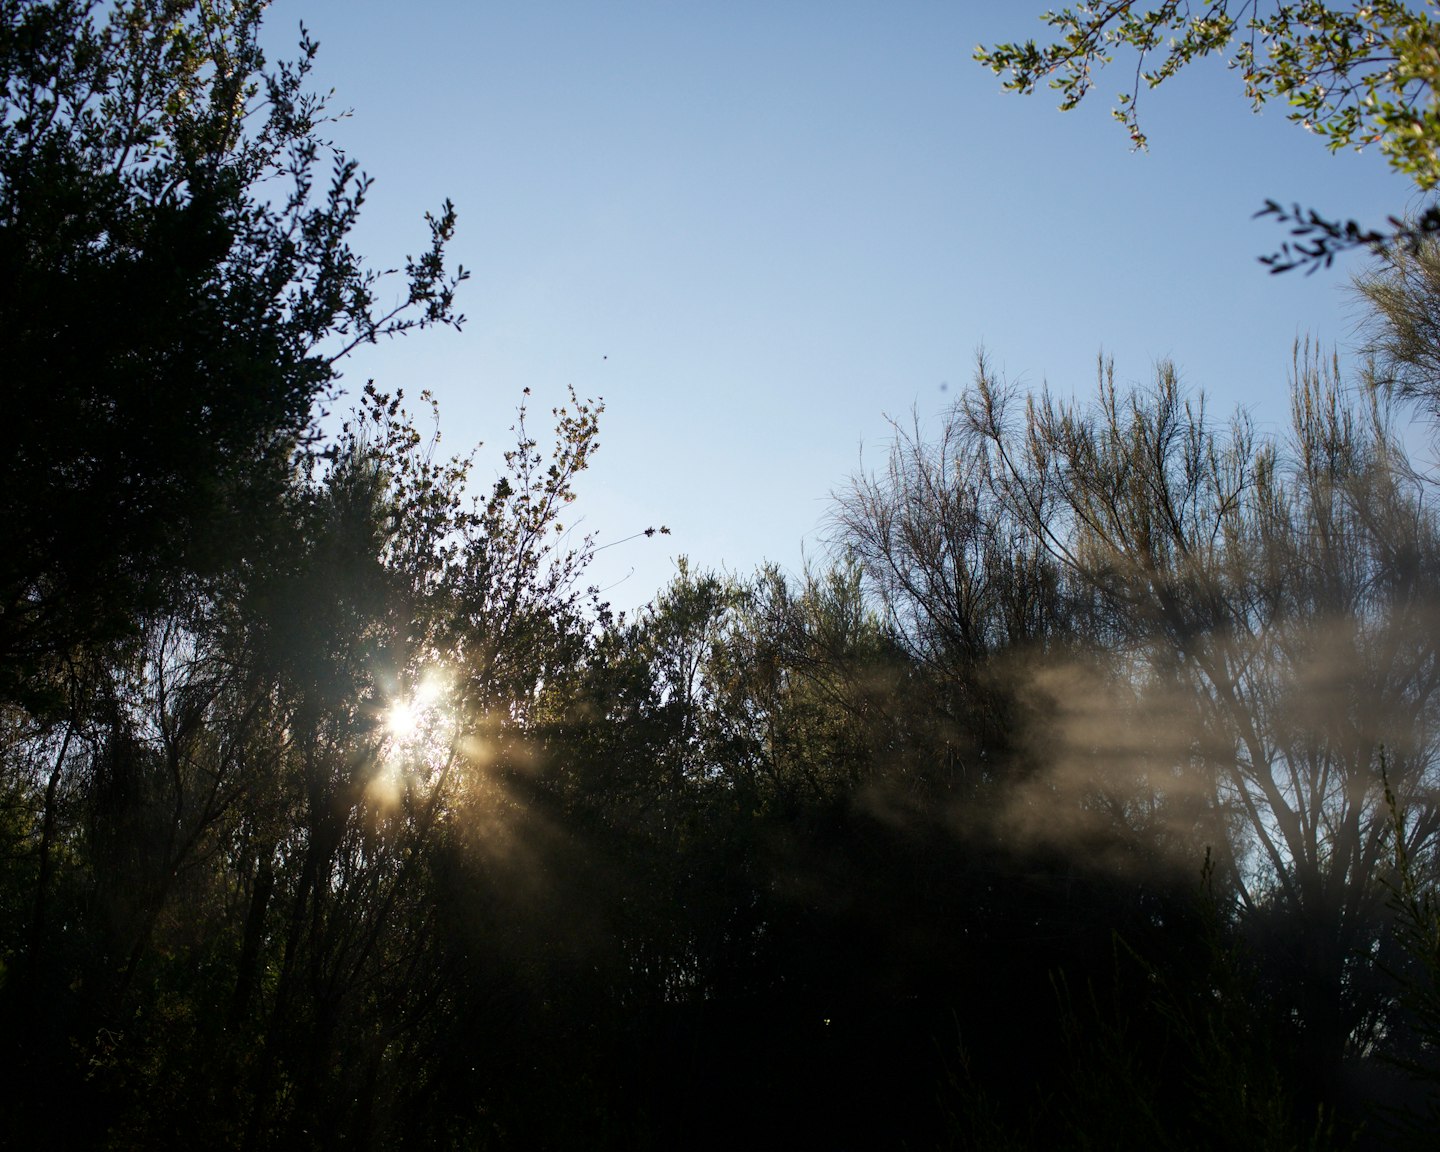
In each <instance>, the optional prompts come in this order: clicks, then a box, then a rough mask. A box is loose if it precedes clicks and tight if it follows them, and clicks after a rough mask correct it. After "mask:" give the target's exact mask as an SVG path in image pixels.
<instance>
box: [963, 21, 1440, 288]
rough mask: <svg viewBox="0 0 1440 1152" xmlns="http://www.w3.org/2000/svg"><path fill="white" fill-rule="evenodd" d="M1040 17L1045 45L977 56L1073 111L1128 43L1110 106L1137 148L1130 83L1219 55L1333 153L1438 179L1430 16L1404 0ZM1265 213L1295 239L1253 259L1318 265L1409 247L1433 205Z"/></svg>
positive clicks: (1429, 227) (1434, 216)
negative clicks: (1386, 216)
mask: <svg viewBox="0 0 1440 1152" xmlns="http://www.w3.org/2000/svg"><path fill="white" fill-rule="evenodd" d="M1425 7H1427V8H1428V7H1429V5H1426V6H1425ZM1042 19H1043V20H1044V22H1045V23H1046V24H1047V25H1048V26H1049V27H1050V28H1051V29H1053V30H1054V39H1053V40H1052V41H1051V42H1049V43H1046V44H1037V42H1036V41H1034V40H1027V41H1023V42H1013V43H1004V44H997V45H994V46H993V47H990V48H984V47H982V48H979V49H977V50H976V53H975V57H976V59H977V60H978V61H980V63H982V64H985V65H986V66H987V67H989V68H990V69H992V70H993V71H994V72H996V73H997V74H1004V73H1008V74H1009V79H1007V80H1006V82H1005V87H1006V88H1007V89H1009V90H1011V91H1016V92H1022V93H1028V92H1032V91H1033V90H1034V88H1035V86H1036V84H1038V83H1039V82H1040V81H1042V80H1048V82H1049V84H1050V86H1051V87H1053V88H1056V89H1058V90H1059V91H1060V93H1061V96H1062V99H1061V104H1060V107H1061V108H1062V109H1070V108H1074V107H1075V106H1076V105H1077V104H1079V103H1080V102H1081V101H1082V100H1083V99H1084V98H1085V97H1086V96H1087V95H1088V94H1089V92H1090V89H1091V87H1092V86H1093V84H1094V82H1095V74H1096V72H1098V71H1099V70H1100V69H1101V68H1103V67H1104V66H1105V65H1107V64H1109V63H1111V61H1112V60H1113V58H1114V53H1115V52H1116V51H1117V50H1124V51H1128V52H1130V53H1133V54H1134V56H1135V57H1136V61H1135V73H1134V81H1133V83H1132V84H1131V87H1130V89H1129V91H1128V92H1123V93H1122V94H1121V95H1120V96H1119V97H1118V98H1117V105H1116V108H1115V111H1114V115H1115V117H1116V118H1117V119H1118V120H1119V121H1120V122H1121V123H1122V124H1123V125H1124V126H1125V127H1126V129H1127V130H1128V131H1129V133H1130V138H1131V140H1133V141H1134V143H1135V146H1136V147H1137V148H1144V147H1145V146H1146V137H1145V133H1144V132H1143V131H1142V129H1141V124H1140V113H1139V104H1140V96H1141V93H1142V92H1143V91H1145V90H1147V89H1151V88H1156V87H1158V86H1159V85H1161V84H1163V83H1165V82H1166V81H1167V80H1169V79H1170V78H1171V77H1173V76H1174V75H1175V74H1176V73H1178V72H1179V71H1181V70H1182V69H1183V68H1185V67H1186V66H1187V65H1189V64H1191V63H1193V62H1194V61H1196V60H1199V59H1202V58H1204V57H1207V56H1213V55H1219V56H1226V57H1228V60H1227V62H1228V64H1229V66H1230V68H1231V69H1233V70H1235V71H1238V72H1239V73H1240V75H1241V79H1242V82H1243V84H1244V88H1245V93H1246V95H1247V96H1248V97H1249V98H1250V100H1251V102H1252V104H1253V105H1254V106H1255V107H1256V108H1257V109H1258V108H1259V107H1260V106H1261V105H1262V104H1266V103H1268V102H1270V101H1273V100H1279V101H1282V102H1284V103H1285V104H1287V105H1289V107H1290V112H1289V116H1290V119H1291V120H1292V121H1294V122H1295V123H1297V124H1299V125H1301V126H1302V127H1304V128H1305V129H1306V130H1308V131H1310V132H1314V133H1315V134H1317V135H1318V136H1320V137H1321V139H1323V140H1324V141H1325V143H1326V145H1327V146H1328V147H1329V148H1330V149H1331V150H1332V151H1336V150H1339V149H1341V148H1357V149H1359V148H1366V147H1369V146H1372V145H1373V146H1376V147H1378V148H1379V149H1380V151H1381V152H1382V153H1383V154H1384V155H1385V157H1386V159H1387V160H1388V161H1389V163H1390V165H1391V167H1393V168H1394V169H1396V170H1397V171H1399V172H1401V173H1403V174H1404V175H1406V176H1408V177H1409V178H1410V179H1412V180H1413V181H1414V182H1415V185H1416V187H1417V188H1419V189H1420V190H1421V191H1424V192H1429V191H1431V190H1433V189H1434V188H1435V187H1436V186H1437V184H1440V104H1437V100H1436V83H1437V80H1440V25H1437V24H1435V23H1434V22H1433V21H1432V19H1431V17H1430V15H1429V14H1428V12H1426V11H1422V10H1420V9H1419V8H1417V6H1416V5H1414V4H1409V3H1397V2H1396V0H1380V2H1378V3H1368V2H1367V3H1355V4H1335V3H1326V2H1322V0H1304V2H1303V3H1299V4H1281V3H1273V2H1265V3H1262V2H1260V0H1238V2H1237V0H1208V2H1206V3H1203V4H1192V3H1191V2H1190V0H1160V2H1158V3H1155V2H1153V0H1152V3H1148V4H1147V3H1137V2H1134V0H1123V2H1120V3H1107V4H1084V5H1080V6H1078V7H1076V8H1063V9H1060V10H1058V11H1054V12H1048V13H1046V15H1045V16H1044V17H1043V18H1042ZM1262 214H1270V215H1274V216H1276V217H1277V218H1278V219H1279V220H1280V221H1281V222H1287V223H1290V224H1291V225H1292V228H1291V235H1292V237H1293V239H1292V240H1290V241H1286V242H1285V243H1284V244H1282V245H1281V247H1280V250H1279V251H1278V252H1276V253H1274V254H1273V255H1270V256H1267V257H1264V262H1265V263H1266V264H1268V265H1269V266H1270V269H1271V271H1274V272H1281V271H1286V270H1288V269H1291V268H1296V267H1306V268H1308V269H1311V270H1313V269H1314V268H1316V267H1319V266H1321V265H1327V266H1328V265H1329V264H1330V263H1331V261H1332V260H1333V259H1334V258H1335V256H1336V255H1337V254H1339V253H1340V252H1343V251H1345V250H1346V249H1349V248H1354V247H1357V246H1366V247H1371V248H1388V247H1392V246H1394V245H1396V244H1401V245H1413V244H1414V243H1415V242H1416V241H1417V240H1418V239H1419V238H1420V237H1422V236H1424V235H1426V234H1428V233H1432V232H1435V231H1436V230H1440V207H1436V206H1433V205H1432V206H1431V207H1429V208H1427V209H1426V210H1425V211H1424V212H1423V213H1422V214H1421V215H1420V216H1419V217H1418V218H1417V219H1415V220H1413V221H1406V220H1401V219H1398V218H1393V217H1392V218H1391V220H1390V227H1389V230H1388V231H1377V230H1375V229H1373V228H1365V227H1362V226H1361V225H1359V224H1357V223H1356V222H1355V221H1353V220H1352V221H1348V222H1343V223H1342V222H1340V221H1336V220H1331V219H1328V218H1326V217H1325V216H1323V215H1321V214H1320V213H1319V212H1317V211H1316V210H1314V209H1302V208H1301V207H1300V206H1299V205H1296V206H1295V207H1294V208H1293V209H1289V210H1287V209H1284V208H1282V207H1281V206H1280V205H1278V204H1277V203H1275V202H1274V201H1270V202H1267V204H1266V206H1265V208H1264V210H1263V213H1262Z"/></svg>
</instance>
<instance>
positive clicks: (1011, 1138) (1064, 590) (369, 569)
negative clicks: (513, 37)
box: [0, 0, 1440, 1149]
mask: <svg viewBox="0 0 1440 1152" xmlns="http://www.w3.org/2000/svg"><path fill="white" fill-rule="evenodd" d="M1219 7H1221V8H1223V5H1222V6H1219ZM1392 9H1394V6H1391V7H1387V8H1385V11H1387V12H1392ZM1171 10H1172V11H1178V10H1177V9H1173V7H1172V9H1171ZM1377 10H1378V9H1377ZM1395 10H1396V11H1398V9H1395ZM1392 14H1393V12H1392ZM260 16H261V6H260V5H258V4H254V3H249V2H247V0H240V2H236V3H227V4H212V3H185V2H178V3H177V2H169V0H125V2H122V3H117V4H112V5H106V6H99V5H93V4H88V3H83V2H81V0H52V2H38V0H36V2H19V0H10V2H7V0H0V76H3V79H4V87H3V89H0V271H3V274H0V341H3V352H4V356H3V358H0V359H3V364H4V369H3V371H4V376H3V380H4V392H5V400H6V405H7V412H6V415H7V419H6V420H5V421H4V422H3V430H0V436H3V437H4V438H5V439H4V448H5V451H4V452H3V453H0V461H3V462H0V469H3V473H0V476H3V482H0V530H3V534H4V547H3V548H0V1045H3V1050H4V1066H5V1067H6V1068H7V1070H8V1075H7V1076H6V1077H5V1078H4V1079H3V1081H0V1125H3V1128H0V1131H4V1132H5V1133H6V1134H7V1136H9V1137H10V1139H11V1140H13V1141H14V1142H15V1143H16V1144H17V1145H24V1146H30V1145H35V1146H50V1147H74V1148H107V1149H129V1148H134V1149H140V1148H156V1147H172V1146H173V1147H178V1146H184V1147H215V1148H239V1149H267V1148H281V1149H291V1148H338V1147H373V1148H405V1147H414V1148H427V1149H428V1148H493V1149H531V1148H585V1149H592V1148H615V1149H622V1148H623V1149H636V1148H642V1149H643V1148H655V1149H663V1148H673V1147H714V1148H731V1147H736V1146H749V1147H786V1148H834V1147H865V1148H896V1149H899V1148H929V1147H935V1148H976V1149H999V1148H1030V1147H1033V1148H1057V1147H1058V1148H1129V1147H1136V1148H1138V1147H1144V1148H1175V1149H1180V1148H1207V1149H1208V1148H1216V1147H1234V1148H1245V1149H1254V1148H1275V1149H1281V1148H1294V1147H1302V1146H1303V1147H1308V1148H1371V1147H1374V1148H1381V1147H1394V1146H1400V1145H1402V1144H1403V1143H1404V1142H1405V1141H1407V1140H1412V1141H1413V1142H1414V1143H1415V1144H1416V1145H1417V1146H1424V1143H1425V1141H1426V1140H1427V1139H1431V1138H1433V1130H1434V1129H1433V1124H1434V1122H1435V1119H1436V1111H1437V1104H1436V1101H1437V1096H1436V1084H1437V1073H1440V1066H1437V1051H1436V1045H1437V1042H1440V1032H1437V1024H1440V999H1437V984H1436V981H1437V978H1440V916H1437V913H1436V908H1435V903H1434V892H1435V881H1436V863H1437V858H1436V852H1437V843H1440V806H1437V800H1440V797H1437V791H1436V785H1437V771H1440V765H1437V755H1440V745H1437V740H1440V618H1437V613H1440V596H1437V592H1440V587H1437V583H1440V520H1437V515H1436V508H1435V491H1434V483H1433V479H1432V478H1431V477H1429V476H1428V475H1425V474H1423V473H1421V472H1419V471H1417V469H1416V468H1415V467H1414V466H1413V465H1412V462H1411V459H1410V457H1409V455H1408V453H1407V450H1406V443H1407V439H1406V436H1405V432H1406V429H1407V421H1412V420H1419V421H1420V422H1422V423H1423V424H1425V425H1426V426H1429V427H1432V428H1433V426H1434V421H1435V420H1436V418H1437V416H1440V412H1437V409H1436V404H1437V399H1436V397H1437V395H1440V388H1437V383H1436V381H1437V374H1436V366H1437V364H1440V340H1437V335H1440V334H1437V332H1436V330H1435V325H1434V323H1433V321H1432V317H1433V316H1434V315H1435V314H1436V310H1437V302H1440V255H1437V251H1436V249H1435V248H1434V247H1433V245H1432V243H1431V241H1430V240H1429V239H1428V238H1427V236H1425V235H1424V234H1423V231H1417V232H1416V233H1415V234H1414V235H1413V237H1411V238H1410V239H1409V240H1408V241H1407V243H1405V244H1400V245H1394V246H1391V247H1390V248H1389V249H1388V251H1387V255H1386V258H1385V259H1384V260H1382V261H1380V262H1377V263H1375V264H1374V265H1372V266H1371V267H1370V269H1369V270H1368V271H1367V272H1366V274H1365V276H1364V277H1363V278H1362V281H1361V285H1360V290H1361V292H1362V293H1363V297H1364V299H1365V300H1366V301H1368V307H1369V309H1370V311H1369V316H1370V327H1369V329H1368V334H1367V340H1368V341H1369V345H1370V352H1371V356H1370V358H1369V360H1368V361H1367V362H1366V365H1365V367H1364V368H1363V369H1362V370H1361V371H1360V373H1359V375H1358V376H1356V377H1355V378H1347V377H1346V375H1345V374H1344V373H1343V372H1342V370H1341V368H1340V366H1339V365H1338V364H1337V362H1336V361H1335V360H1333V359H1330V358H1327V357H1325V356H1323V355H1321V354H1320V353H1318V352H1316V351H1313V350H1311V349H1309V348H1306V347H1301V348H1299V349H1297V352H1296V356H1295V361H1294V368H1293V372H1292V375H1291V379H1290V380H1289V388H1290V394H1291V420H1290V425H1289V428H1288V430H1287V431H1285V432H1284V433H1279V434H1274V435H1267V434H1263V433H1261V432H1259V431H1257V430H1256V429H1255V428H1253V427H1252V426H1251V425H1250V424H1249V422H1248V421H1247V420H1246V418H1245V416H1244V415H1243V413H1236V414H1229V413H1223V414H1219V415H1216V414H1215V413H1212V412H1211V411H1210V410H1209V409H1208V408H1207V406H1206V404H1205V402H1204V399H1203V396H1202V395H1201V394H1200V393H1199V392H1197V391H1189V390H1187V389H1185V388H1184V387H1182V385H1181V384H1180V382H1179V376H1178V373H1177V371H1176V369H1175V368H1174V367H1173V366H1172V365H1169V364H1161V365H1159V366H1157V368H1156V370H1155V373H1154V378H1153V380H1152V382H1151V383H1150V384H1149V385H1148V386H1146V387H1136V388H1128V387H1124V386H1122V385H1120V384H1118V383H1117V381H1116V376H1115V372H1114V369H1113V366H1112V365H1110V364H1109V363H1107V362H1103V361H1102V362H1101V363H1100V364H1099V366H1098V380H1097V386H1096V389H1095V393H1094V398H1093V399H1092V400H1090V401H1080V402H1076V401H1069V400H1065V399H1062V398H1061V397H1059V396H1056V395H1052V394H1049V393H1046V392H1044V391H1041V392H1039V393H1038V394H1030V395H1027V394H1025V393H1023V392H1022V391H1021V390H1020V389H1019V388H1018V387H1016V386H1015V385H1013V384H1011V383H1008V382H1007V381H1005V380H1004V379H1002V378H1001V377H1000V376H999V375H998V374H997V372H996V371H995V370H994V368H993V367H992V365H991V364H990V363H989V362H987V361H986V360H985V359H984V358H983V357H982V358H981V359H980V360H979V362H978V363H977V365H976V368H975V375H974V379H973V382H972V383H971V385H970V386H969V387H968V388H966V389H965V390H964V391H963V393H962V394H961V396H960V398H959V399H958V400H957V402H956V404H955V405H954V406H953V408H952V409H951V410H950V412H949V414H948V416H947V417H946V419H945V420H944V421H943V423H942V425H941V427H940V428H939V429H938V430H937V431H936V432H935V433H933V434H930V433H927V432H925V431H923V430H922V429H921V428H920V427H919V426H918V425H916V426H913V427H909V428H907V427H904V426H899V427H897V428H896V434H895V437H894V440H893V443H892V445H891V447H890V449H889V452H888V454H887V456H886V458H885V460H884V461H883V463H882V465H881V467H880V468H879V469H878V470H874V471H868V472H866V471H862V472H860V473H859V474H857V475H856V476H855V477H854V478H853V479H852V481H851V482H850V483H849V484H848V485H847V486H846V487H844V488H843V489H842V490H841V491H839V492H838V493H837V494H836V496H835V499H834V505H833V514H832V536H833V542H834V548H833V552H832V553H831V554H830V555H829V556H827V558H826V560H825V561H824V562H823V563H820V564H817V565H815V566H814V567H813V568H812V569H811V570H810V571H807V572H805V573H802V574H800V575H798V576H797V575H793V574H787V573H784V572H781V571H779V570H778V569H775V568H771V567H763V568H761V569H760V570H758V571H756V572H754V573H753V574H749V575H735V574H723V573H714V572H708V571H702V570H699V569H697V568H695V567H692V566H691V565H689V564H688V563H685V562H683V561H682V562H681V563H680V564H679V565H678V570H677V574H676V576H675V579H674V580H673V581H672V583H671V584H670V585H668V586H667V587H665V588H663V589H661V590H659V591H657V593H656V595H655V596H654V598H653V599H652V600H651V601H650V602H649V604H648V605H647V606H646V607H645V608H644V609H642V610H641V611H640V612H639V613H637V614H635V615H634V616H623V615H619V614H616V613H614V612H612V611H611V610H610V608H609V607H608V606H607V605H606V604H605V603H604V602H603V599H602V597H601V595H600V593H598V592H596V591H595V590H594V589H592V588H590V587H588V586H587V584H586V564H587V561H588V559H589V557H590V555H591V552H592V549H593V545H592V543H591V542H590V541H589V540H586V539H580V540H575V539H574V536H573V534H572V533H571V532H569V531H568V529H569V527H570V526H571V524H572V523H573V519H572V512H573V508H572V504H573V502H574V501H575V500H576V499H577V495H578V494H579V492H580V489H581V486H582V482H583V474H584V472H585V471H586V469H587V466H588V465H589V463H590V461H591V459H592V456H593V454H594V453H595V452H596V451H597V450H598V442H599V440H598V438H599V432H600V421H601V418H602V416H603V405H602V404H600V403H599V402H598V401H587V400H582V399H580V398H578V397H574V396H572V397H571V399H570V400H569V402H567V403H566V404H565V405H564V406H563V407H559V408H556V409H554V410H553V411H552V412H551V413H550V420H551V423H552V427H553V432H552V433H550V434H548V435H542V434H541V433H540V432H538V431H536V430H535V428H534V423H535V417H534V415H533V414H532V413H530V412H529V411H528V410H527V408H526V407H525V404H524V403H523V402H522V406H521V408H520V409H519V411H518V413H517V414H516V416H515V418H514V422H513V426H512V428H511V431H512V433H513V447H512V448H511V449H510V450H509V451H508V452H507V453H505V455H504V463H503V474H502V475H500V476H499V477H497V478H496V479H495V480H494V481H493V482H490V483H486V484H483V485H482V484H480V483H479V481H478V480H477V479H476V477H475V476H473V475H472V470H471V466H470V461H469V459H468V458H467V457H465V456H461V457H456V458H446V457H445V456H443V455H442V454H440V453H439V451H438V448H437V446H436V443H435V436H434V434H433V433H429V432H427V431H424V430H422V429H428V428H430V427H431V425H432V423H433V422H435V421H438V413H437V412H436V411H435V410H434V407H433V405H431V404H430V402H429V401H428V398H424V397H423V396H422V398H421V400H420V402H419V405H420V410H421V412H422V413H423V414H424V419H422V420H417V418H416V417H415V415H414V414H413V403H412V402H407V400H406V399H405V397H404V395H403V394H402V393H401V391H400V385H401V384H403V383H404V382H396V383H395V384H391V383H389V382H384V381H382V382H379V383H372V384H370V385H367V386H366V387H364V388H363V389H362V390H361V391H360V392H359V393H358V394H355V395H350V396H348V397H345V398H343V399H342V398H341V397H340V396H339V395H338V380H339V377H338V372H339V369H340V366H341V364H342V363H343V358H344V356H345V355H346V353H347V351H348V350H350V349H351V348H353V347H354V346H355V344H356V343H357V342H360V341H366V340H372V339H375V338H376V337H378V336H380V335H383V334H387V333H395V334H398V333H403V332H406V331H409V330H411V329H418V328H424V327H426V326H430V325H436V324H459V323H460V319H461V318H460V316H459V315H458V313H457V311H456V298H455V291H456V288H457V287H458V286H459V284H460V283H461V281H462V280H463V276H464V274H463V271H461V270H460V269H458V268H452V267H451V266H450V265H449V263H448V262H447V258H446V251H445V249H446V243H447V241H448V239H449V238H450V236H451V233H452V229H453V227H454V223H455V214H454V211H453V210H452V209H451V208H450V207H449V206H448V205H446V206H444V207H443V208H441V209H439V210H438V211H437V212H436V213H435V214H434V215H433V216H432V217H430V218H429V228H428V232H429V235H428V237H425V236H423V235H422V240H425V242H426V247H425V248H424V249H423V250H422V251H423V253H424V254H423V255H422V256H421V257H418V258H416V259H413V260H411V261H409V264H408V267H407V268H406V269H405V271H404V273H403V275H402V277H401V282H403V287H402V288H401V290H400V291H399V294H398V300H399V304H398V307H395V308H394V309H393V310H391V309H387V308H386V307H384V306H382V305H381V304H380V303H379V302H378V301H379V299H380V291H379V287H378V285H379V284H380V281H379V280H378V279H377V277H376V275H375V274H373V273H371V272H369V271H368V270H367V265H366V264H365V263H364V261H363V260H362V259H361V258H360V257H359V256H358V255H357V254H356V253H354V252H353V251H352V250H351V248H350V247H349V243H348V239H347V238H348V237H349V235H350V233H351V231H352V229H353V227H354V225H355V222H356V219H357V214H358V212H359V211H360V209H361V207H362V206H363V200H364V194H365V187H366V183H365V180H364V178H363V177H361V176H360V175H359V172H358V169H357V168H355V166H354V165H353V163H352V162H351V161H349V160H348V159H346V158H343V157H339V156H335V155H331V154H329V153H328V151H327V149H326V147H325V145H324V144H323V143H322V137H321V134H320V129H321V125H322V124H323V120H324V116H325V114H326V113H325V107H324V104H323V102H320V101H317V100H315V99H314V98H313V97H312V96H311V95H309V93H308V91H307V88H306V73H307V63H308V61H309V59H310V58H311V56H312V55H313V52H314V46H313V45H312V44H310V43H308V42H302V44H301V46H300V57H299V59H298V60H297V61H295V62H293V63H289V64H285V63H281V64H272V63H270V62H267V61H266V60H265V59H264V58H263V57H262V55H261V53H260V52H259V51H258V49H257V47H256V41H255V36H256V31H257V28H258V22H259V20H260ZM1357 18H1358V17H1357ZM1136 34H1137V35H1138V32H1137V33H1136ZM1197 34H1198V33H1197ZM1390 130H1391V129H1389V128H1386V127H1384V125H1382V126H1381V128H1380V131H1381V132H1382V133H1383V132H1385V131H1390ZM389 294H391V295H393V293H389ZM340 404H344V405H348V406H349V417H348V420H346V422H345V423H344V424H343V425H342V426H341V427H340V428H339V429H338V430H337V431H330V432H327V431H324V430H322V426H321V425H320V423H319V422H318V415H319V412H320V409H321V407H322V406H324V405H340Z"/></svg>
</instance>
